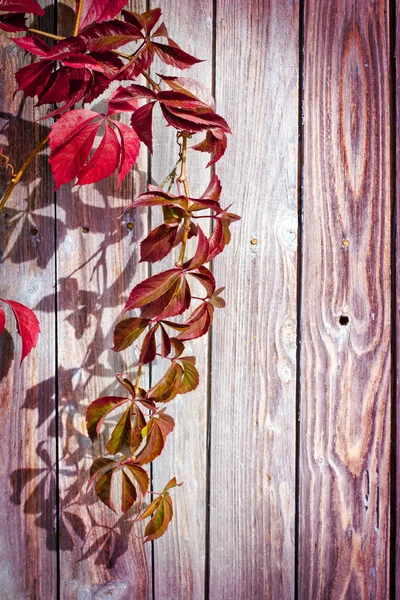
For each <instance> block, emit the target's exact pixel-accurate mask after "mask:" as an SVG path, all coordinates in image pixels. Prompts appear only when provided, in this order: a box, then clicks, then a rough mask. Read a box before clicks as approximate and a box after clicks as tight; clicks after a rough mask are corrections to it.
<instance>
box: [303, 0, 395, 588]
mask: <svg viewBox="0 0 400 600" xmlns="http://www.w3.org/2000/svg"><path fill="white" fill-rule="evenodd" d="M304 32H305V56H304V60H305V62H304V110H305V124H304V238H303V239H304V255H303V286H302V287H303V295H302V325H301V331H302V353H301V407H300V418H301V420H300V507H299V577H300V578H299V597H300V598H302V599H306V598H310V599H311V598H312V600H316V599H319V598H321V599H322V598H324V599H325V598H338V599H339V598H360V599H364V598H365V599H367V598H368V599H369V598H388V597H389V575H388V572H389V547H390V545H389V499H390V497H389V476H390V404H391V402H390V361H391V353H390V334H391V328H390V230H391V226H390V219H391V215H390V208H391V207H390V188H391V181H390V147H389V110H390V104H389V3H388V2H386V1H384V0H378V1H376V2H369V1H367V0H362V1H360V0H337V1H336V2H326V3H325V2H317V3H316V2H312V1H311V0H307V1H306V3H305V22H304ZM341 317H344V319H343V318H341ZM346 319H348V322H347V324H346ZM341 323H342V324H341Z"/></svg>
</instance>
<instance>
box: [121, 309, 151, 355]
mask: <svg viewBox="0 0 400 600" xmlns="http://www.w3.org/2000/svg"><path fill="white" fill-rule="evenodd" d="M148 324H149V319H142V318H140V317H137V318H131V319H124V320H123V321H120V322H119V323H118V324H117V325H116V327H115V329H114V347H113V350H114V352H121V351H122V350H125V349H126V348H128V347H129V346H131V345H132V344H133V342H134V341H135V340H137V338H138V337H139V336H140V335H141V334H142V333H143V331H144V330H145V329H146V327H147V325H148Z"/></svg>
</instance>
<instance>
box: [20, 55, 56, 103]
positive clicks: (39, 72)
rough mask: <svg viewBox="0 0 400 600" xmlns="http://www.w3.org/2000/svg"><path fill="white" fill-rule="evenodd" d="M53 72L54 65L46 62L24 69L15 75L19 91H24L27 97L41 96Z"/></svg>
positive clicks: (33, 64)
mask: <svg viewBox="0 0 400 600" xmlns="http://www.w3.org/2000/svg"><path fill="white" fill-rule="evenodd" d="M52 71H53V64H52V63H51V62H50V61H46V60H43V61H40V62H37V63H32V64H31V65H26V67H22V68H21V69H19V70H18V71H17V72H16V73H15V79H16V81H17V83H18V86H19V87H18V90H17V91H20V90H22V91H23V92H24V94H25V96H31V97H33V96H35V95H38V94H40V92H42V91H43V89H44V88H45V87H46V85H47V83H48V81H49V79H50V75H51V73H52Z"/></svg>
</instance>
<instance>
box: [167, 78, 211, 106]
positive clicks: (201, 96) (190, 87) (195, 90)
mask: <svg viewBox="0 0 400 600" xmlns="http://www.w3.org/2000/svg"><path fill="white" fill-rule="evenodd" d="M158 76H159V77H160V78H161V79H162V80H163V81H165V83H166V84H167V85H168V86H169V87H170V88H172V89H173V90H175V91H177V92H184V93H185V94H187V95H190V96H192V97H193V98H197V99H198V100H201V101H202V102H204V104H206V105H207V106H209V107H210V108H211V109H212V110H215V100H214V98H213V96H212V95H211V93H210V91H209V90H208V88H207V87H206V86H204V85H203V84H202V83H200V82H199V81H196V80H195V79H192V78H191V77H166V76H165V75H158Z"/></svg>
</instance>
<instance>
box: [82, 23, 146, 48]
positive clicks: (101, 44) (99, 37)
mask: <svg viewBox="0 0 400 600" xmlns="http://www.w3.org/2000/svg"><path fill="white" fill-rule="evenodd" d="M78 37H79V38H80V39H82V40H83V41H84V43H85V46H86V49H87V51H88V52H108V51H110V50H116V49H117V48H119V47H120V46H124V45H125V44H129V43H130V42H135V41H137V40H142V39H143V34H142V33H141V31H140V29H138V28H137V27H135V26H134V25H131V24H130V23H124V22H123V21H117V20H114V21H107V22H104V23H98V22H94V23H93V25H89V26H88V27H86V28H85V29H84V30H83V31H82V32H81V33H80V34H79V36H78Z"/></svg>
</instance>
